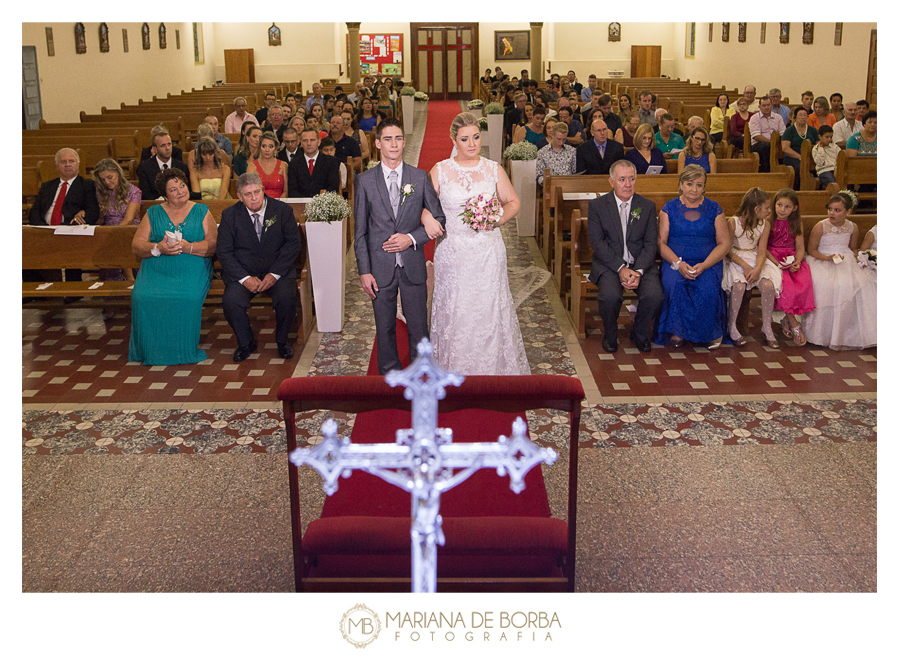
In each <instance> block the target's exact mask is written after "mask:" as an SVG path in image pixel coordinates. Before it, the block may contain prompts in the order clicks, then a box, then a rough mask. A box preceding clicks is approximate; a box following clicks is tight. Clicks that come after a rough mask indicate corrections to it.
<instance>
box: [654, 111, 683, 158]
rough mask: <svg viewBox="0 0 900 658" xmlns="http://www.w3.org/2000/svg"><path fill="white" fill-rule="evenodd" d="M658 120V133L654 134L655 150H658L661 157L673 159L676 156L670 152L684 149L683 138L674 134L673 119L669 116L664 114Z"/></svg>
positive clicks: (666, 113)
mask: <svg viewBox="0 0 900 658" xmlns="http://www.w3.org/2000/svg"><path fill="white" fill-rule="evenodd" d="M658 118H659V132H658V133H656V148H658V149H659V150H660V152H661V153H662V154H663V157H666V158H674V157H676V155H677V154H675V153H672V151H674V150H676V149H683V148H684V137H682V136H681V135H678V134H676V133H674V131H673V129H674V128H675V118H674V117H673V116H672V115H671V114H669V113H668V112H665V113H663V114H660V115H659V117H658Z"/></svg>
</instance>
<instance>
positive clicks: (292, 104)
mask: <svg viewBox="0 0 900 658" xmlns="http://www.w3.org/2000/svg"><path fill="white" fill-rule="evenodd" d="M285 105H287V106H288V107H289V108H291V111H290V113H289V114H288V115H287V116H288V117H292V116H294V112H296V111H297V97H296V96H294V94H292V93H291V92H288V94H287V96H285V97H284V103H282V104H281V107H282V108H283V107H284V106H285Z"/></svg>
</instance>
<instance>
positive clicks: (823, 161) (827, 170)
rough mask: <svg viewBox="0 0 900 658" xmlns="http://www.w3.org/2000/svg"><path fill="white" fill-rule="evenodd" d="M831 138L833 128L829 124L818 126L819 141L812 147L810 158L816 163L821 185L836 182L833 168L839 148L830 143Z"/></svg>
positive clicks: (832, 136)
mask: <svg viewBox="0 0 900 658" xmlns="http://www.w3.org/2000/svg"><path fill="white" fill-rule="evenodd" d="M791 127H793V126H791ZM788 130H790V127H789V128H788ZM784 134H785V135H786V134H787V130H785V131H784ZM833 138H834V129H833V128H832V127H831V126H827V125H826V126H822V127H821V128H819V143H818V144H816V145H815V146H813V148H812V159H813V162H815V163H816V176H817V177H818V178H819V182H820V183H822V187H825V186H827V185H829V184H830V183H836V182H837V181H836V180H835V178H834V169H835V167H836V166H837V157H838V153H840V152H841V149H840V148H839V147H838V145H837V144H832V142H831V140H832V139H833Z"/></svg>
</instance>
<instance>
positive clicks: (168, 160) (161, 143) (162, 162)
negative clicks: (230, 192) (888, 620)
mask: <svg viewBox="0 0 900 658" xmlns="http://www.w3.org/2000/svg"><path fill="white" fill-rule="evenodd" d="M153 146H155V147H156V155H155V156H154V157H153V158H151V159H149V160H144V161H143V162H142V163H141V164H139V165H138V168H137V176H138V187H140V188H141V198H142V199H143V200H144V201H153V200H154V199H158V198H159V188H158V186H157V185H156V177H157V175H158V174H159V172H161V171H166V170H168V169H178V170H180V171H181V173H183V174H184V179H185V180H188V177H189V176H190V175H191V172H190V171H189V170H188V166H187V165H186V164H184V163H183V162H181V160H176V159H175V158H173V157H172V138H171V137H170V136H169V132H168V131H167V130H165V129H162V130H160V131H158V132H157V133H156V136H155V137H154V138H153ZM190 198H191V199H198V200H199V199H200V193H199V192H191V193H190Z"/></svg>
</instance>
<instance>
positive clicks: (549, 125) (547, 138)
mask: <svg viewBox="0 0 900 658" xmlns="http://www.w3.org/2000/svg"><path fill="white" fill-rule="evenodd" d="M557 123H562V122H561V121H560V120H559V119H557V118H556V117H551V116H548V117H547V118H546V119H544V136H543V137H541V139H540V140H538V143H537V144H535V146H537V147H538V151H540V150H541V149H542V148H544V147H545V146H547V144H549V143H550V142H551V140H552V135H551V131H552V129H553V126H555V125H556V124H557ZM563 125H565V124H563ZM568 134H569V127H568V126H566V136H568ZM568 143H569V140H568V139H566V144H568ZM573 148H574V147H573Z"/></svg>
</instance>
